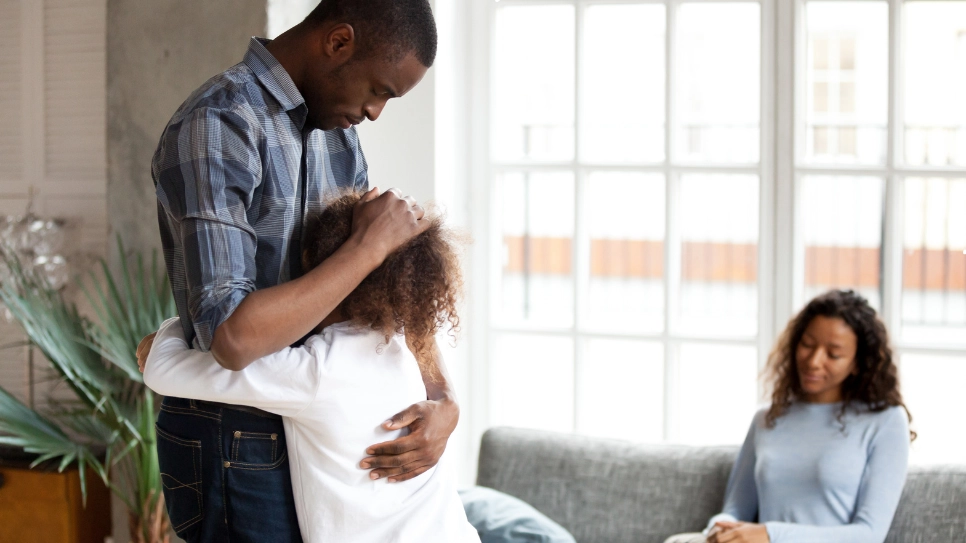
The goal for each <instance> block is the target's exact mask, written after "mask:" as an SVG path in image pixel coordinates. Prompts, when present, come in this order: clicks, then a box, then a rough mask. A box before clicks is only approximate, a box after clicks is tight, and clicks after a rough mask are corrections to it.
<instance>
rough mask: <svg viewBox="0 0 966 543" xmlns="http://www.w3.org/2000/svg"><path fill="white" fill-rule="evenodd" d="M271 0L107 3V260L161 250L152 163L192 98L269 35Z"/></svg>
mask: <svg viewBox="0 0 966 543" xmlns="http://www.w3.org/2000/svg"><path fill="white" fill-rule="evenodd" d="M265 27H266V0H204V1H203V2H199V1H198V0H152V1H151V2H144V1H140V0H108V2H107V103H108V113H107V143H108V153H107V154H108V185H107V188H108V190H107V212H108V217H109V219H108V220H109V225H110V228H109V243H108V245H109V254H111V255H112V258H116V256H117V255H116V242H115V238H116V237H117V235H118V234H120V236H121V238H122V239H123V240H124V242H125V245H126V246H127V247H128V248H130V249H141V250H149V249H150V248H160V238H159V234H158V223H157V211H156V204H155V201H156V200H155V192H154V185H153V183H152V181H151V157H152V155H153V154H154V150H155V148H156V146H157V144H158V140H159V138H160V136H161V131H162V130H163V129H164V127H165V125H166V124H167V122H168V120H169V119H170V118H171V115H172V114H173V113H174V112H175V110H176V109H177V108H178V106H179V105H180V104H181V103H182V102H183V101H184V100H185V98H187V97H188V95H189V94H190V93H191V91H193V90H194V89H196V88H197V87H198V86H199V85H201V84H202V83H204V82H205V81H206V80H207V79H208V78H210V77H211V76H213V75H215V74H217V73H219V72H221V71H223V70H225V69H227V68H229V67H231V66H232V65H234V64H236V63H238V62H240V61H241V59H242V56H243V55H244V54H245V50H246V48H247V47H248V40H249V38H250V37H251V36H253V35H259V36H261V35H264V33H265Z"/></svg>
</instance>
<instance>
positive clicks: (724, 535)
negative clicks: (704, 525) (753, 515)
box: [708, 521, 771, 543]
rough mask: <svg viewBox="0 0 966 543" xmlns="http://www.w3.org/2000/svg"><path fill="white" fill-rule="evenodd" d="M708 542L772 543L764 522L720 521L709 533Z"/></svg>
mask: <svg viewBox="0 0 966 543" xmlns="http://www.w3.org/2000/svg"><path fill="white" fill-rule="evenodd" d="M708 543H771V539H770V538H769V537H768V530H767V529H766V528H765V525H764V524H755V523H753V522H728V521H720V522H716V523H715V524H714V528H712V529H711V533H709V534H708Z"/></svg>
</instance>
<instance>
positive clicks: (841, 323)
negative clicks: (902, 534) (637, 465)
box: [666, 290, 915, 543]
mask: <svg viewBox="0 0 966 543" xmlns="http://www.w3.org/2000/svg"><path fill="white" fill-rule="evenodd" d="M767 375H768V377H769V379H770V380H771V384H772V386H773V393H772V403H771V406H770V407H768V408H767V409H763V410H761V411H759V412H758V413H757V414H756V415H755V417H754V419H753V420H752V423H751V429H749V430H748V435H747V437H746V438H745V442H744V444H743V445H742V447H741V451H740V452H739V453H738V458H737V460H736V461H735V465H734V468H733V469H732V471H731V476H730V478H729V480H728V487H727V490H726V492H725V504H724V509H723V511H722V512H721V513H720V514H718V515H716V516H714V517H713V518H712V519H711V520H710V521H709V523H708V527H707V528H706V529H705V531H704V532H703V533H702V534H681V535H678V536H673V537H671V538H670V539H668V541H667V542H666V543H685V542H687V543H690V542H702V543H703V542H705V541H707V542H709V543H728V542H747V543H766V542H771V543H802V542H823V543H826V542H827V543H837V542H842V543H882V541H884V540H885V538H886V534H887V533H888V531H889V525H890V524H891V523H892V517H893V515H894V514H895V511H896V506H897V505H898V503H899V497H900V495H901V493H902V487H903V485H904V484H905V478H906V467H907V462H908V457H909V442H910V441H911V439H915V434H914V433H911V432H910V431H909V422H910V421H911V420H912V417H911V416H910V415H909V410H908V409H907V408H906V406H905V404H904V403H903V401H902V395H901V394H900V393H899V381H898V377H897V374H896V366H895V363H894V361H893V359H892V350H891V349H890V347H889V337H888V333H887V332H886V328H885V325H883V323H882V321H881V320H879V318H878V317H877V316H876V313H875V310H873V309H872V308H871V307H870V306H869V304H868V302H867V301H866V300H865V299H864V298H862V297H861V296H859V295H857V294H856V293H854V292H852V291H850V290H849V291H841V290H833V291H831V292H828V293H826V294H823V295H821V296H819V297H817V298H815V299H814V300H812V301H811V302H809V304H808V305H807V306H806V307H805V308H804V309H803V310H802V311H801V312H800V313H799V314H798V315H797V316H796V317H795V318H794V319H793V320H792V321H791V322H790V323H789V324H788V327H787V328H786V329H785V332H784V333H783V334H782V337H781V338H780V340H779V342H778V345H777V346H776V348H775V350H774V351H773V352H772V354H771V356H770V357H769V361H768V373H767Z"/></svg>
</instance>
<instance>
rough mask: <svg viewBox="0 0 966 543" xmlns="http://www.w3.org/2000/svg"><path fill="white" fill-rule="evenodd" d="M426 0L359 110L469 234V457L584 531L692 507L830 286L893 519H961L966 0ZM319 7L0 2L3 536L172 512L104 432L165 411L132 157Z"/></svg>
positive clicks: (118, 533) (942, 532) (650, 524)
mask: <svg viewBox="0 0 966 543" xmlns="http://www.w3.org/2000/svg"><path fill="white" fill-rule="evenodd" d="M431 3H432V6H433V12H434V15H435V19H436V24H437V28H438V35H439V46H438V53H437V56H436V61H435V63H434V65H433V66H432V68H430V69H429V71H428V72H427V74H426V75H425V77H424V78H423V79H422V81H421V82H420V83H419V85H417V86H416V87H415V88H414V89H413V90H412V91H411V92H409V93H408V94H406V96H404V97H402V98H400V99H397V100H393V101H391V102H389V105H388V106H387V107H386V109H385V111H384V112H383V113H382V115H381V116H380V117H379V119H378V121H376V122H370V121H367V122H364V123H362V124H361V125H359V126H358V133H359V139H360V141H361V146H362V148H363V149H364V152H365V157H366V160H367V163H368V176H369V184H370V186H378V187H379V188H380V189H383V190H384V189H388V188H390V187H397V188H398V189H400V190H401V191H402V192H403V193H404V194H407V195H411V196H412V197H414V198H415V199H416V200H417V201H419V202H432V203H434V204H435V206H436V208H437V209H439V210H442V211H443V212H444V213H445V217H446V221H447V222H448V224H449V225H451V226H453V227H455V228H457V229H458V230H459V231H460V232H462V233H464V234H465V237H466V238H467V239H468V240H469V241H468V243H467V244H466V246H465V248H464V251H463V254H462V268H463V274H464V279H465V292H464V299H463V302H462V305H461V313H460V328H459V330H458V331H445V332H443V333H441V334H440V335H439V338H438V341H439V344H440V346H441V350H442V353H443V358H444V360H445V361H446V365H447V366H448V368H449V371H450V373H451V374H452V383H453V385H454V387H455V389H456V395H457V397H458V398H459V404H460V419H459V425H458V426H457V428H456V431H455V432H454V433H453V434H452V436H451V437H450V440H449V444H448V446H447V454H448V455H449V457H450V458H452V459H453V462H454V464H455V466H456V472H457V477H458V482H459V486H460V487H471V486H473V485H481V486H488V487H491V488H495V489H497V490H501V491H502V492H505V493H507V494H511V495H513V496H516V497H518V498H520V499H522V500H524V501H526V502H528V503H529V504H530V505H532V506H534V507H535V508H536V509H537V510H539V511H540V512H541V513H543V514H544V515H547V516H548V517H549V518H551V519H552V520H554V521H556V522H557V523H559V524H560V525H561V526H563V527H564V528H566V529H567V530H569V531H570V532H571V533H572V534H573V535H574V537H575V539H576V540H577V541H579V542H581V543H584V542H597V541H600V542H604V541H607V542H610V541H614V542H616V541H628V542H630V541H635V542H645V541H646V542H650V541H654V542H655V543H661V542H663V541H664V540H665V538H667V537H669V536H671V535H673V534H675V533H678V532H700V531H701V530H702V529H703V528H705V526H704V524H705V523H706V522H707V520H708V519H709V518H711V516H712V515H714V514H716V513H719V512H720V511H721V505H722V499H723V496H724V493H725V486H726V483H727V481H728V476H729V472H730V470H731V466H732V464H733V462H734V460H735V454H736V453H737V451H738V447H739V446H740V445H741V444H742V442H743V440H744V439H745V436H746V433H747V432H748V423H749V421H751V420H752V417H753V416H754V415H755V413H756V411H757V410H759V409H760V408H762V407H763V406H767V405H768V404H769V403H770V400H771V392H772V391H771V390H770V388H769V386H770V385H769V382H768V381H767V379H765V378H763V372H764V370H765V369H766V365H767V363H768V360H769V356H770V355H771V354H772V352H773V348H774V347H775V345H776V342H778V340H779V338H780V337H781V335H782V332H783V331H784V330H785V327H786V323H788V322H789V321H790V320H791V319H793V317H795V315H796V314H798V312H799V311H800V310H801V309H802V308H803V307H804V306H805V305H806V304H807V303H808V302H809V300H811V299H813V298H815V297H816V296H818V295H820V294H822V293H825V292H827V291H829V290H830V289H851V290H854V291H855V292H857V293H858V294H860V295H861V296H862V297H864V298H865V299H866V300H868V303H869V305H870V306H871V307H872V308H873V309H875V311H876V312H877V314H878V316H879V317H880V319H881V321H882V322H883V323H884V324H885V326H886V328H887V329H888V332H889V336H890V338H891V349H892V353H893V355H894V357H895V360H896V365H897V367H898V372H899V373H898V375H899V382H900V386H901V393H902V397H903V399H904V401H905V405H906V406H907V407H908V410H909V412H910V413H911V416H912V420H911V423H910V428H911V429H912V430H913V431H914V432H915V433H916V439H915V440H914V441H913V442H912V443H911V445H910V449H909V466H910V467H909V476H908V479H907V483H906V489H905V492H906V494H903V498H902V500H901V501H900V504H899V509H898V512H897V513H896V517H895V520H894V521H893V524H892V531H891V532H890V534H889V537H888V539H886V541H889V542H890V543H899V542H902V541H961V540H963V539H962V538H963V537H966V536H963V533H964V530H966V432H963V430H962V429H963V422H962V421H963V420H966V404H964V403H963V402H961V401H960V397H961V394H962V388H963V383H964V382H966V101H964V100H963V99H962V97H963V96H966V0H848V1H847V0H433V1H432V2H431ZM317 4H318V0H234V1H228V0H203V1H197V0H156V1H154V2H132V1H125V0H0V126H2V127H4V130H3V131H2V133H0V229H2V230H3V238H2V241H0V244H2V245H0V246H2V252H3V255H4V262H5V264H4V265H3V266H0V290H4V291H5V292H6V293H7V294H6V295H5V297H4V298H3V299H4V300H5V301H8V302H9V301H11V300H14V299H16V300H19V301H20V302H19V303H20V304H21V305H18V306H16V307H15V306H13V305H12V303H13V302H11V303H10V304H8V306H4V310H3V311H4V314H3V318H0V389H2V394H0V416H2V417H3V418H6V419H8V420H7V421H6V423H4V422H2V421H0V444H3V445H2V447H0V542H5V541H10V542H11V543H25V542H32V541H45V542H46V541H77V542H81V541H84V542H88V541H91V542H95V541H96V542H97V543H101V542H102V541H112V542H113V543H127V542H129V541H145V542H146V543H147V541H146V540H144V539H140V540H138V539H137V537H138V536H137V532H138V530H141V529H142V528H143V525H142V524H139V523H140V522H141V521H142V520H144V519H157V518H159V517H163V516H164V511H163V504H162V505H160V506H158V507H159V508H158V509H157V511H154V510H150V511H149V510H148V509H145V508H144V506H145V504H148V505H150V507H155V505H156V504H158V503H160V502H158V501H157V499H156V497H155V498H151V495H150V492H152V489H154V491H155V492H156V493H157V492H160V488H161V487H160V484H161V483H160V482H159V480H158V474H157V471H158V470H157V463H156V459H153V460H152V458H154V457H153V456H152V455H153V454H154V452H153V449H151V447H150V446H148V445H146V442H139V441H138V440H133V441H125V442H123V443H122V442H118V441H117V440H118V436H120V435H124V432H127V431H131V432H133V433H134V434H136V435H141V436H148V435H152V434H153V428H154V420H153V416H154V415H155V414H156V412H157V409H158V407H159V406H160V398H159V397H157V396H156V395H154V394H153V393H152V392H151V391H150V390H148V389H146V388H144V387H143V384H141V377H140V374H139V373H138V371H137V360H136V357H135V354H134V349H133V347H132V345H133V346H136V345H137V343H138V340H140V338H141V337H142V336H143V335H145V334H146V333H147V332H148V331H151V330H156V329H157V326H158V325H160V323H161V321H163V320H164V319H165V318H168V317H173V316H175V311H176V310H175V308H174V302H173V300H171V299H170V289H169V285H168V283H167V282H166V280H165V278H164V273H165V268H164V260H163V255H162V253H161V239H160V236H159V227H158V204H157V195H156V191H155V186H154V183H153V181H152V172H151V161H152V156H153V155H154V153H155V149H156V148H157V146H158V139H159V137H160V135H161V133H162V131H163V130H164V129H165V126H166V125H167V123H168V120H169V119H170V118H171V116H172V114H174V112H175V111H176V110H177V109H178V107H179V105H180V104H181V103H182V102H183V101H184V100H185V99H186V98H187V97H188V96H189V95H190V94H191V92H192V91H193V90H194V89H196V88H198V87H199V86H200V85H202V84H203V83H204V82H205V81H206V80H208V79H209V78H210V77H212V76H214V75H216V74H218V73H219V72H222V71H224V70H226V69H228V68H230V67H231V66H233V65H235V64H237V63H238V62H240V61H241V60H242V58H243V56H244V55H245V51H246V47H247V46H248V43H249V40H250V38H251V37H252V36H264V37H267V38H270V39H271V38H275V37H277V36H278V35H280V34H282V33H283V32H285V31H286V30H288V29H289V28H291V27H293V26H294V25H296V24H298V23H299V22H301V21H302V20H303V19H304V18H305V16H306V15H307V14H308V13H309V12H310V11H311V10H312V9H313V8H315V6H316V5H317ZM24 281H27V282H26V283H25V282H24ZM29 281H34V282H33V283H31V282H29ZM31 286H33V287H36V288H35V290H31ZM25 289H26V290H25ZM25 293H26V294H25ZM58 304H60V305H58ZM52 307H53V308H55V309H56V311H55V310H51V309H50V308H52ZM38 308H39V309H38ZM57 308H60V309H57ZM41 309H43V310H41ZM61 309H62V310H63V311H61ZM58 311H60V312H58ZM73 311H76V313H73ZM127 311H130V312H131V313H130V314H128V313H126V312H127ZM142 332H143V333H142ZM132 342H133V344H132ZM52 346H56V349H55V348H54V347H52ZM52 349H53V350H52ZM51 353H55V354H57V356H63V357H64V359H65V360H68V362H67V363H55V364H52V363H51V361H50V360H48V356H47V355H48V354H51ZM125 353H127V354H125ZM78 357H80V358H83V357H88V358H87V359H85V360H88V361H89V360H94V362H93V366H90V367H94V366H97V365H98V364H102V365H103V366H105V367H108V366H109V367H110V368H112V370H111V371H112V372H114V373H116V374H117V376H119V377H116V376H115V377H111V378H112V379H115V378H116V379H118V380H117V381H110V382H111V383H118V388H117V389H116V390H114V391H112V392H111V393H110V394H106V395H105V396H103V397H97V398H95V396H97V394H98V391H97V390H96V388H97V387H96V386H94V385H93V383H97V382H98V381H97V379H99V378H100V377H98V376H96V375H91V376H85V375H84V374H83V373H84V370H83V368H88V366H83V364H80V363H78V364H79V365H72V364H73V362H70V360H71V359H72V358H74V359H76V358H78ZM86 363H87V362H85V364H86ZM71 372H78V373H79V375H78V374H74V373H71ZM94 373H96V372H94ZM112 375H114V374H112ZM105 382H107V381H105ZM78 383H80V384H78ZM120 383H126V384H120ZM112 386H113V385H112ZM102 392H103V391H102ZM105 398H110V399H109V400H107V399H105ZM91 405H96V407H95V408H94V409H91V408H90V406H91ZM85 409H86V411H85ZM111 409H116V411H111ZM92 411H96V412H97V413H98V414H97V415H96V416H92V414H91V412H92ZM122 414H123V416H122ZM14 415H16V417H14ZM122 418H123V419H124V420H122ZM112 421H113V422H112ZM118 421H121V422H118ZM2 424H7V425H8V426H2ZM112 424H117V426H116V427H115V426H112ZM17 425H19V426H17ZM13 427H16V428H17V431H15V432H14V431H10V428H13ZM17 432H20V433H17ZM23 435H29V436H32V439H33V441H29V440H25V439H24V438H23V437H22V436H23ZM18 436H19V437H18ZM28 441H29V443H31V444H36V443H43V444H44V445H45V446H47V447H49V448H48V449H44V450H45V451H46V452H50V451H58V452H56V453H50V454H44V453H38V452H36V451H34V452H30V451H24V444H25V443H28ZM28 448H29V447H28ZM119 453H120V454H122V455H123V456H125V457H127V460H126V461H122V460H121V459H119V458H113V462H114V463H112V456H115V457H116V456H117V455H118V454H119ZM36 460H40V463H39V464H35V461H36ZM32 464H34V465H32ZM78 467H80V469H78ZM104 477H108V478H109V480H110V481H111V482H112V484H115V485H116V487H115V488H112V489H108V488H106V487H105V486H104V483H103V482H102V478H104ZM82 485H83V486H84V488H85V490H84V491H83V492H82V491H81V490H80V489H81V487H82ZM155 496H156V494H155ZM152 515H153V516H152ZM4 526H14V527H15V528H11V529H10V530H8V529H7V528H4ZM165 526H167V525H165ZM165 532H166V533H167V531H166V530H165ZM167 535H168V537H170V541H176V540H179V539H177V537H176V536H175V535H174V533H173V532H171V533H170V534H167ZM158 541H161V540H160V539H159V540H158Z"/></svg>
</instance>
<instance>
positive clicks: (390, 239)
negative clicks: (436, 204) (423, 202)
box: [352, 187, 430, 263]
mask: <svg viewBox="0 0 966 543" xmlns="http://www.w3.org/2000/svg"><path fill="white" fill-rule="evenodd" d="M424 214H425V210H424V209H423V208H422V207H420V205H419V204H417V203H416V200H415V199H413V198H412V197H410V196H402V193H400V192H399V190H398V189H389V190H387V191H386V192H383V193H382V194H379V188H378V187H373V188H372V190H370V191H369V192H367V193H365V195H363V197H362V199H361V200H360V201H359V203H357V204H356V207H355V209H354V210H353V212H352V237H354V238H356V239H358V240H359V241H360V242H361V243H362V244H363V245H364V246H366V247H370V248H371V249H370V250H373V251H374V253H375V254H377V255H378V256H379V263H382V260H384V259H385V258H386V257H387V256H389V253H391V252H393V251H395V250H396V249H397V248H399V247H400V246H402V245H403V244H404V243H406V242H407V241H409V240H410V239H412V238H414V237H416V236H417V235H419V234H421V233H423V232H425V231H426V229H427V228H429V226H430V224H429V222H428V221H422V220H420V219H422V218H423V215H424Z"/></svg>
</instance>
